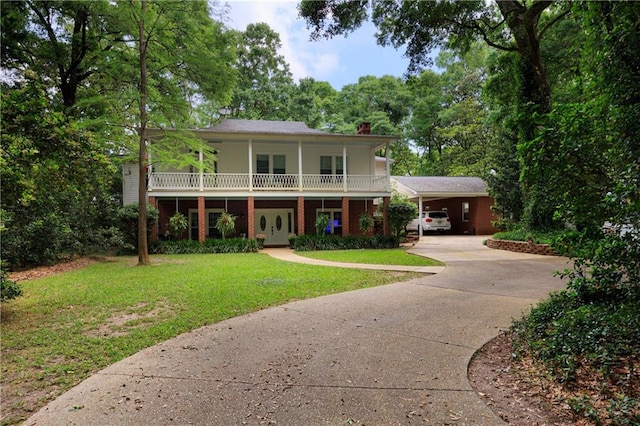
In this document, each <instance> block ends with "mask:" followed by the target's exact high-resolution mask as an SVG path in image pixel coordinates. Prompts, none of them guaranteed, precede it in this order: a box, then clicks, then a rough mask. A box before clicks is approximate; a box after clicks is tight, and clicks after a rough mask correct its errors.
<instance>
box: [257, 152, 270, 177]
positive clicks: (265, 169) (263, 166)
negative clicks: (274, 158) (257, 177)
mask: <svg viewBox="0 0 640 426" xmlns="http://www.w3.org/2000/svg"><path fill="white" fill-rule="evenodd" d="M256 173H261V174H269V156H268V155H266V154H258V155H256Z"/></svg>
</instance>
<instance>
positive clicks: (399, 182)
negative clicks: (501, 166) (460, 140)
mask: <svg viewBox="0 0 640 426" xmlns="http://www.w3.org/2000/svg"><path fill="white" fill-rule="evenodd" d="M391 181H392V187H394V188H395V189H396V190H397V191H398V192H399V193H401V194H404V195H406V196H407V197H409V199H410V200H412V201H414V202H415V203H416V204H418V209H419V211H420V213H419V217H421V216H422V212H423V211H427V210H431V211H433V210H446V211H447V212H448V213H449V218H450V219H451V233H452V234H477V235H490V234H493V233H495V232H498V231H499V230H498V229H496V228H495V227H493V225H492V224H491V222H493V221H495V220H497V217H496V216H495V215H494V213H493V211H492V210H491V206H493V204H494V202H493V198H491V197H490V196H489V193H488V192H487V184H486V183H485V182H484V181H483V180H482V179H480V178H477V177H445V176H411V177H406V176H392V177H391Z"/></svg>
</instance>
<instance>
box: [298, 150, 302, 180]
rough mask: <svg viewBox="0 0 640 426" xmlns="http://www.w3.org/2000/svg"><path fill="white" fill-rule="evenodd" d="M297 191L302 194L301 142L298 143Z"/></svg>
mask: <svg viewBox="0 0 640 426" xmlns="http://www.w3.org/2000/svg"><path fill="white" fill-rule="evenodd" d="M298 190H299V191H300V192H302V141H301V140H299V141H298Z"/></svg>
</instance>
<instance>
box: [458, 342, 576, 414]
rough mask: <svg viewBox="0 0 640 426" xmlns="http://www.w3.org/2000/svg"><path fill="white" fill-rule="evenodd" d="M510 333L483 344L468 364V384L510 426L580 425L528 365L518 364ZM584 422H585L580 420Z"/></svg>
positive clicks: (560, 399) (562, 402)
mask: <svg viewBox="0 0 640 426" xmlns="http://www.w3.org/2000/svg"><path fill="white" fill-rule="evenodd" d="M511 354H512V346H511V340H510V339H509V335H508V333H503V334H501V335H499V336H498V337H496V338H495V339H493V340H491V341H489V342H488V343H487V344H486V345H484V346H483V347H482V348H481V349H480V350H479V351H478V352H476V354H475V355H474V357H473V359H472V360H471V362H470V363H469V371H468V374H469V381H470V382H471V386H472V387H473V388H474V389H475V391H476V392H478V394H479V395H480V397H481V398H482V399H483V400H484V401H485V403H486V404H487V405H488V406H489V407H490V408H491V409H492V410H493V411H494V412H495V413H496V414H497V415H498V416H500V418H502V419H503V420H504V421H506V422H508V423H509V424H511V425H525V424H526V425H539V426H542V425H558V426H564V425H576V424H587V423H580V422H579V421H578V419H577V418H576V417H575V416H574V414H573V412H572V411H571V409H570V408H569V406H567V405H566V404H565V403H564V401H563V398H558V397H554V395H553V394H554V393H553V392H550V391H549V389H548V387H547V386H546V385H545V383H544V381H542V380H535V379H533V380H532V377H535V375H536V372H535V371H534V370H528V371H526V370H527V367H526V365H527V363H526V362H524V363H518V364H516V363H515V362H514V361H513V358H512V356H511ZM580 420H583V419H580Z"/></svg>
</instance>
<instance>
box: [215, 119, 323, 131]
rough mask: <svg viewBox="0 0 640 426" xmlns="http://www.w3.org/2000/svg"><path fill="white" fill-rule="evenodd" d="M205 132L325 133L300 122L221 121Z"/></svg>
mask: <svg viewBox="0 0 640 426" xmlns="http://www.w3.org/2000/svg"><path fill="white" fill-rule="evenodd" d="M206 130H208V131H211V132H220V133H260V134H269V133H271V134H292V135H293V134H296V135H300V134H307V135H324V134H327V132H323V131H322V130H317V129H310V128H309V127H308V126H307V125H306V124H305V123H303V122H302V121H270V120H240V119H228V118H225V119H223V120H222V121H221V122H220V123H219V124H217V125H215V126H213V127H209V128H207V129H206Z"/></svg>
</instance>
